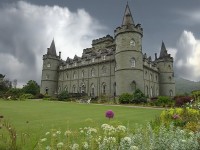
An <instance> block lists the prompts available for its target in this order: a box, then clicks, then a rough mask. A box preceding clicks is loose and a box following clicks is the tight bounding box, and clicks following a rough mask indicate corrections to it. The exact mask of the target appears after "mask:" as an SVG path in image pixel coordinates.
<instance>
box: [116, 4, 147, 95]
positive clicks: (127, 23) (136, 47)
mask: <svg viewBox="0 0 200 150" xmlns="http://www.w3.org/2000/svg"><path fill="white" fill-rule="evenodd" d="M114 33H115V43H116V52H115V61H116V69H115V81H116V94H117V95H121V94H122V93H127V92H128V93H133V92H134V91H135V89H136V88H137V89H140V90H141V91H142V92H144V77H143V54H142V36H143V29H142V28H141V25H140V24H137V25H135V24H134V21H133V17H132V14H131V11H130V8H129V5H128V3H127V5H126V9H125V13H124V17H123V21H122V25H121V26H120V27H118V28H116V30H115V31H114ZM124 77H126V78H124Z"/></svg>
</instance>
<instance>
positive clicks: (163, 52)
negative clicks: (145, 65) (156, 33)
mask: <svg viewBox="0 0 200 150" xmlns="http://www.w3.org/2000/svg"><path fill="white" fill-rule="evenodd" d="M167 56H168V53H167V49H166V47H165V43H164V42H163V41H162V45H161V50H160V57H159V58H165V57H167Z"/></svg>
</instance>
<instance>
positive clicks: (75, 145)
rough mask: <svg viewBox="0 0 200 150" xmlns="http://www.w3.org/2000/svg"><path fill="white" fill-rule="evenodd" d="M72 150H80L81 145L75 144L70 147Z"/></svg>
mask: <svg viewBox="0 0 200 150" xmlns="http://www.w3.org/2000/svg"><path fill="white" fill-rule="evenodd" d="M70 147H71V149H72V150H78V149H79V145H78V144H76V143H74V144H73V145H72V146H70Z"/></svg>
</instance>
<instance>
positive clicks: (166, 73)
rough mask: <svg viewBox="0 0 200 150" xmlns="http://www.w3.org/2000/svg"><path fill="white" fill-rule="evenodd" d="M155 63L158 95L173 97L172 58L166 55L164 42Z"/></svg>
mask: <svg viewBox="0 0 200 150" xmlns="http://www.w3.org/2000/svg"><path fill="white" fill-rule="evenodd" d="M156 62H157V66H158V69H159V86H160V95H163V96H175V80H174V70H173V57H171V56H170V54H168V53H167V49H166V47H165V44H164V42H162V45H161V50H160V57H159V58H158V59H157V60H156Z"/></svg>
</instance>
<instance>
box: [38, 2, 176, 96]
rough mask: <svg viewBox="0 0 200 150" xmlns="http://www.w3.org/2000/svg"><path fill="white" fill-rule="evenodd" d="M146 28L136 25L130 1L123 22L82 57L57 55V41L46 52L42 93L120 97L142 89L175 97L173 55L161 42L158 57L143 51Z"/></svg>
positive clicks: (147, 92)
mask: <svg viewBox="0 0 200 150" xmlns="http://www.w3.org/2000/svg"><path fill="white" fill-rule="evenodd" d="M142 36H143V29H142V27H141V25H140V24H137V25H135V23H134V21H133V18H132V14H131V11H130V9H129V6H128V4H127V6H126V9H125V13H124V17H123V21H122V25H121V26H120V27H118V28H116V30H115V31H114V37H112V36H110V35H107V36H105V37H102V38H100V39H96V40H93V41H92V47H91V48H87V49H84V50H83V53H82V56H81V57H78V56H76V55H75V56H74V58H73V59H71V58H69V57H68V58H67V59H66V61H64V60H62V59H61V56H60V55H61V53H59V56H57V54H56V47H55V43H54V40H53V41H52V43H51V46H50V48H48V50H47V54H45V55H43V70H42V79H41V89H40V92H41V93H42V94H46V93H48V95H50V96H56V94H58V93H60V92H61V91H64V90H65V91H68V92H69V93H83V92H84V93H87V94H88V95H89V96H101V95H108V96H118V95H121V94H122V93H133V92H134V90H135V89H137V88H138V89H140V90H141V91H142V92H143V93H145V95H146V96H148V97H154V96H158V95H166V96H174V95H175V81H174V72H173V58H172V57H171V56H170V54H168V53H167V50H166V48H165V45H164V43H162V46H161V51H160V56H159V57H158V58H157V54H155V60H152V59H151V57H147V55H146V54H143V52H142Z"/></svg>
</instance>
